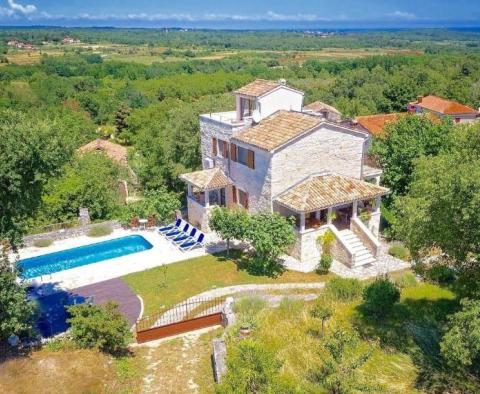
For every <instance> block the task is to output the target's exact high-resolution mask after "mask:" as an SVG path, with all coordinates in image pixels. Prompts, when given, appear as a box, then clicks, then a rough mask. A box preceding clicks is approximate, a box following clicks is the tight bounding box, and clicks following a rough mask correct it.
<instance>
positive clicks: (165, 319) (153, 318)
mask: <svg viewBox="0 0 480 394" xmlns="http://www.w3.org/2000/svg"><path fill="white" fill-rule="evenodd" d="M224 301H225V299H224V298H210V299H197V300H192V301H185V302H182V303H181V304H178V305H176V306H174V307H173V308H171V309H169V310H168V311H166V312H161V313H156V314H153V315H150V316H146V317H144V318H142V319H140V320H138V321H137V324H136V330H137V332H139V331H144V330H148V329H151V328H156V327H162V326H166V325H170V324H175V323H180V322H183V321H187V320H191V319H196V318H199V317H204V316H208V315H213V314H216V313H220V312H222V308H223V304H224Z"/></svg>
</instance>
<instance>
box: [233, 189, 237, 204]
mask: <svg viewBox="0 0 480 394" xmlns="http://www.w3.org/2000/svg"><path fill="white" fill-rule="evenodd" d="M232 200H233V203H234V204H236V203H237V188H236V187H235V186H232Z"/></svg>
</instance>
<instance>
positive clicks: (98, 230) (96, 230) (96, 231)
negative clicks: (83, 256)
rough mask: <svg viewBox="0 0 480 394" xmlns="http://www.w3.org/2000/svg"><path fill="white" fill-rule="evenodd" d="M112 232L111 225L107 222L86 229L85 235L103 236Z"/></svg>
mask: <svg viewBox="0 0 480 394" xmlns="http://www.w3.org/2000/svg"><path fill="white" fill-rule="evenodd" d="M112 232H113V229H112V226H109V225H108V224H99V225H98V226H95V227H92V228H91V229H90V230H88V233H87V235H88V236H89V237H103V236H105V235H109V234H111V233H112Z"/></svg>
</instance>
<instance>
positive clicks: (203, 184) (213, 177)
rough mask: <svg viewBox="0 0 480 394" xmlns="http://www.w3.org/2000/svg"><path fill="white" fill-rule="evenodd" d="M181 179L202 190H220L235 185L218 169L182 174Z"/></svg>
mask: <svg viewBox="0 0 480 394" xmlns="http://www.w3.org/2000/svg"><path fill="white" fill-rule="evenodd" d="M179 178H180V179H182V180H184V181H185V182H188V183H190V184H192V185H193V186H195V187H197V188H199V189H200V190H212V189H220V188H222V187H226V186H229V185H232V184H233V182H232V180H231V179H230V178H229V177H227V176H226V175H225V173H224V172H223V171H222V170H221V169H220V168H218V167H215V168H211V169H208V170H201V171H194V172H189V173H187V174H181V175H180V176H179Z"/></svg>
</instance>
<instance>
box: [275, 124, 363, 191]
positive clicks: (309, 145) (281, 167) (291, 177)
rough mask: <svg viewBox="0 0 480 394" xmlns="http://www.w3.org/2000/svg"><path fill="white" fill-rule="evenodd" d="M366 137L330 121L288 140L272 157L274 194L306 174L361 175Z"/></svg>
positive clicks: (301, 178) (303, 177) (357, 176)
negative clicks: (340, 128)
mask: <svg viewBox="0 0 480 394" xmlns="http://www.w3.org/2000/svg"><path fill="white" fill-rule="evenodd" d="M364 140H365V137H364V136H363V135H360V134H358V133H354V132H349V131H348V130H343V129H342V131H339V129H338V128H336V127H335V126H332V125H329V124H322V125H321V126H320V128H318V129H316V130H314V131H312V132H310V133H309V134H308V135H304V136H303V137H301V138H299V139H297V140H295V141H292V142H290V143H288V144H287V145H286V146H284V147H283V148H280V149H279V150H278V151H276V152H275V153H274V154H273V157H272V175H271V182H272V195H273V196H274V197H275V196H276V195H278V194H279V193H282V192H283V191H285V190H286V189H288V188H290V187H291V186H292V185H294V184H296V183H297V182H299V181H301V180H303V179H305V178H306V177H308V176H310V175H312V174H315V173H320V172H332V173H337V174H340V175H345V176H350V177H353V178H356V179H360V178H361V172H362V157H363V150H364Z"/></svg>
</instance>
